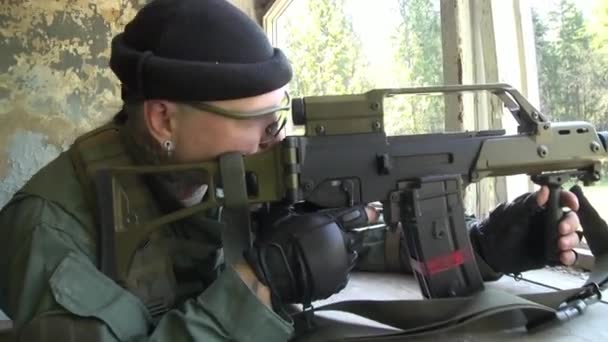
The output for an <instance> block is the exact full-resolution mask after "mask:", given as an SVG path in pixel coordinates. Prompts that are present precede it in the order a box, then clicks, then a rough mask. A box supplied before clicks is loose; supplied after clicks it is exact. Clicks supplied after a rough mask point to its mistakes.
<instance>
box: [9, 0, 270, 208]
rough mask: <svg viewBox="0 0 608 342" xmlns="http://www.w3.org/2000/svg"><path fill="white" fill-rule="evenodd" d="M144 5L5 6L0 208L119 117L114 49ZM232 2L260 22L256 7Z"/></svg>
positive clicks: (133, 1) (105, 1) (80, 1)
mask: <svg viewBox="0 0 608 342" xmlns="http://www.w3.org/2000/svg"><path fill="white" fill-rule="evenodd" d="M257 1H260V0H257ZM147 2H148V1H146V0H0V207H1V206H3V205H4V204H5V203H6V202H7V201H8V200H9V199H10V197H11V196H12V194H13V193H14V192H15V191H16V190H17V189H18V188H20V187H21V186H22V185H23V184H24V182H25V181H26V180H27V179H28V178H29V177H30V176H31V175H32V174H34V173H35V172H36V171H37V170H38V169H39V168H40V167H42V166H43V165H45V164H46V163H47V162H49V161H50V160H51V159H53V158H54V157H55V156H57V155H58V154H59V153H60V152H61V151H63V150H65V149H66V148H67V147H68V146H69V145H70V144H71V143H72V141H73V140H74V138H75V137H76V136H78V135H79V134H80V133H82V132H85V131H87V130H89V129H91V128H93V127H95V126H97V125H99V124H100V123H102V122H104V121H106V120H109V119H110V118H111V117H112V115H113V114H114V113H115V112H116V111H117V110H118V109H119V107H120V104H121V103H120V97H119V88H118V82H117V79H116V77H115V76H114V74H113V73H112V72H111V70H110V68H109V67H108V62H109V58H110V41H111V39H112V37H113V36H114V35H115V34H116V33H118V32H120V31H121V30H122V28H123V27H124V25H125V24H126V23H127V22H128V21H129V20H131V18H133V16H134V15H135V13H136V11H137V9H138V8H140V7H141V6H143V5H144V4H145V3H147ZM232 2H233V3H234V4H235V5H237V6H239V7H240V8H241V9H243V10H244V11H245V12H246V13H248V14H250V15H251V16H255V15H256V14H257V15H260V8H259V7H260V5H259V4H257V5H258V8H256V6H255V5H254V2H253V1H252V0H232ZM262 2H263V6H267V5H268V0H263V1H262Z"/></svg>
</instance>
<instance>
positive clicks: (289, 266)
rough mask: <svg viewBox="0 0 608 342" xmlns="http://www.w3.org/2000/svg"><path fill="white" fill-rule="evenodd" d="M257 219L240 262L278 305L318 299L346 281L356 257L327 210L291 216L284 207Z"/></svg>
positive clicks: (308, 302)
mask: <svg viewBox="0 0 608 342" xmlns="http://www.w3.org/2000/svg"><path fill="white" fill-rule="evenodd" d="M282 210H283V211H282V212H281V211H279V212H278V214H277V212H276V211H275V213H274V215H270V216H269V217H270V222H269V220H268V219H267V220H263V221H262V224H261V225H260V231H259V234H258V238H257V239H256V241H255V243H254V245H253V247H252V248H251V249H250V250H249V251H247V252H246V253H245V260H247V262H248V263H249V265H250V266H251V267H252V268H253V270H254V272H255V273H256V275H257V277H258V279H260V281H261V282H262V283H264V284H265V285H266V286H268V287H269V288H270V292H271V293H272V295H273V297H274V298H273V299H274V300H277V301H279V303H282V304H285V303H303V304H304V305H305V306H308V305H310V303H311V302H312V301H314V300H318V299H324V298H327V297H329V296H331V295H332V294H334V293H337V292H339V291H341V290H342V289H343V288H344V287H345V286H346V284H347V283H348V278H349V273H350V271H351V270H352V268H353V267H354V265H355V261H356V258H357V253H356V252H355V251H354V250H353V249H352V248H351V239H349V238H348V237H347V236H346V235H345V234H344V233H343V232H342V227H341V226H340V223H339V221H338V220H336V218H335V217H334V216H333V215H331V214H330V213H328V212H318V213H307V214H303V215H301V214H297V213H295V212H294V211H293V210H291V209H290V208H284V209H282Z"/></svg>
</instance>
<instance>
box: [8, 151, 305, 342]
mask: <svg viewBox="0 0 608 342" xmlns="http://www.w3.org/2000/svg"><path fill="white" fill-rule="evenodd" d="M91 227H94V224H93V217H92V214H91V213H90V212H89V211H88V209H87V205H86V202H85V199H84V196H83V190H82V188H81V186H80V184H79V182H78V180H77V179H76V175H75V172H74V169H73V167H72V164H71V162H70V158H69V157H68V155H67V153H64V154H62V155H60V156H59V157H58V158H57V159H56V160H54V161H53V162H51V163H50V164H49V165H48V166H46V167H45V168H43V169H42V170H41V171H40V172H38V173H37V174H36V175H35V176H34V177H33V178H32V179H31V180H30V181H29V182H28V184H27V185H26V186H25V187H24V188H23V189H21V190H20V191H19V192H17V193H16V194H15V195H14V197H13V198H12V200H11V201H10V202H9V203H8V204H7V205H6V206H5V207H4V208H3V209H2V211H0V236H2V238H1V239H0V307H2V308H3V309H4V311H5V312H6V313H7V315H9V316H10V317H11V318H12V319H13V320H14V325H15V328H16V331H17V332H18V333H19V334H20V336H21V339H20V341H27V342H37V341H87V342H97V341H100V342H102V341H103V342H110V341H159V342H160V341H184V342H186V341H226V340H237V341H286V340H288V339H289V338H290V336H291V335H292V334H293V328H292V325H291V324H290V322H286V321H284V320H283V319H282V318H281V317H279V316H278V315H277V314H276V313H274V312H273V311H272V310H271V309H270V308H268V307H267V306H265V305H264V304H262V303H261V302H260V301H259V300H258V299H257V297H256V296H255V295H254V294H253V293H252V292H251V291H250V290H249V288H248V287H247V286H246V285H245V284H244V283H243V282H242V281H241V279H240V277H239V276H238V275H237V274H236V272H235V271H234V270H233V269H231V268H226V269H225V270H224V271H222V272H219V271H218V270H219V262H221V258H218V253H217V250H218V249H219V247H220V246H219V243H220V240H219V236H220V232H219V231H217V230H218V228H217V227H218V225H215V227H212V230H213V229H215V230H216V231H210V232H207V234H206V235H202V236H203V238H201V239H200V240H207V241H199V242H200V243H201V244H205V243H206V244H207V245H208V247H209V248H207V249H206V250H207V251H208V252H207V253H206V254H208V257H206V256H205V255H200V254H201V253H200V250H199V251H198V252H199V253H198V254H199V255H194V256H189V255H188V251H187V249H188V248H175V249H173V250H172V252H174V253H166V254H172V255H171V256H172V257H173V258H174V259H179V260H178V261H175V260H174V262H173V263H171V267H173V270H174V271H176V273H177V271H179V273H184V274H186V276H183V277H182V278H184V279H186V280H187V281H189V285H190V289H189V290H185V291H184V290H183V289H182V290H181V291H182V292H183V293H184V295H183V296H182V297H184V298H183V300H179V299H176V300H175V303H172V305H173V306H172V307H171V308H170V310H168V311H166V312H163V311H164V310H160V311H161V313H162V316H161V317H159V318H158V319H155V317H153V316H154V313H153V312H151V310H150V309H151V307H146V305H144V304H143V302H142V300H140V298H139V297H138V296H136V295H134V294H133V293H131V292H129V291H127V290H125V289H124V288H122V287H120V286H119V285H117V284H116V283H115V282H114V281H112V280H110V279H109V278H107V277H106V276H105V275H103V274H102V273H101V272H100V271H98V270H97V268H96V266H95V262H96V261H95V260H96V257H95V256H96V242H95V240H96V233H95V231H94V229H92V228H91ZM182 235H183V234H182ZM205 236H206V237H207V238H206V239H205V238H204V237H205ZM209 236H211V238H208V237H209ZM188 238H191V236H188ZM186 243H187V242H186ZM199 246H200V244H199ZM197 249H198V248H197ZM203 249H205V248H203ZM176 250H178V251H177V252H178V253H175V252H176ZM191 254H196V253H191ZM203 254H205V253H203ZM144 265H145V264H144ZM179 265H182V266H179ZM189 266H191V267H190V268H189ZM142 273H145V272H142ZM188 274H189V276H188ZM147 276H148V277H149V276H150V275H147ZM188 278H190V279H188ZM192 278H194V279H192ZM140 279H141V280H142V283H143V284H141V286H140V289H141V292H140V293H139V294H140V295H142V294H143V295H142V296H143V297H145V296H148V297H152V296H151V294H153V293H154V292H155V289H153V288H152V289H150V288H146V284H145V280H146V275H145V274H144V276H142V277H140ZM201 279H203V280H201ZM197 280H199V281H197ZM152 283H153V284H155V286H160V287H162V286H163V283H162V282H160V283H159V282H152ZM169 283H170V282H169ZM173 285H175V284H173ZM197 287H199V288H200V291H199V292H195V291H196V290H197ZM172 288H176V286H173V287H172ZM193 291H194V292H195V293H192V292H193ZM157 292H158V291H157ZM188 293H191V295H190V296H188V295H187V294H188ZM188 297H189V298H188Z"/></svg>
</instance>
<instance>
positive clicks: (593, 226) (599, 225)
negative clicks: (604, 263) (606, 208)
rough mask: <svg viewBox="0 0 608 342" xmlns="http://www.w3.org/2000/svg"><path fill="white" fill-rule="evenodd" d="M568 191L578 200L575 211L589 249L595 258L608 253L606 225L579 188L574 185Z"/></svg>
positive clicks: (607, 229) (607, 227)
mask: <svg viewBox="0 0 608 342" xmlns="http://www.w3.org/2000/svg"><path fill="white" fill-rule="evenodd" d="M570 191H571V192H572V193H573V194H574V195H575V196H576V198H578V203H579V208H578V211H577V214H578V217H579V219H580V221H581V226H582V227H583V231H584V235H585V237H586V238H587V244H588V245H589V249H591V252H592V253H593V255H595V256H600V255H603V254H606V253H608V225H607V224H606V221H604V220H603V219H602V218H601V217H600V215H599V214H598V213H597V211H596V210H595V209H594V208H593V206H592V205H591V203H589V200H588V199H587V197H585V194H583V190H582V189H581V187H580V186H578V185H575V186H573V187H572V188H570Z"/></svg>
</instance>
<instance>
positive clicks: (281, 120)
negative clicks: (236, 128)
mask: <svg viewBox="0 0 608 342" xmlns="http://www.w3.org/2000/svg"><path fill="white" fill-rule="evenodd" d="M283 102H284V104H278V105H276V106H272V107H269V108H264V109H260V110H257V111H251V112H245V111H233V110H229V109H225V108H221V107H218V106H215V105H212V104H209V103H206V102H196V101H190V102H184V104H185V105H188V106H190V107H193V108H195V109H199V110H202V111H205V112H209V113H212V114H217V115H221V116H225V117H228V118H231V119H236V120H248V119H253V118H258V117H262V116H265V115H270V114H274V113H277V112H281V113H282V114H279V117H278V118H277V120H275V121H274V122H273V123H271V124H270V125H268V126H267V127H266V128H265V133H266V134H267V135H268V136H269V138H268V139H267V140H265V141H263V142H262V143H265V142H268V141H272V140H274V139H276V137H277V136H278V135H279V134H280V133H281V131H282V130H283V129H284V128H285V126H286V125H287V115H286V114H283V113H285V112H287V111H289V110H290V109H291V97H290V96H289V92H287V91H285V98H284V100H283ZM273 127H276V128H273ZM269 130H270V131H269Z"/></svg>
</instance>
